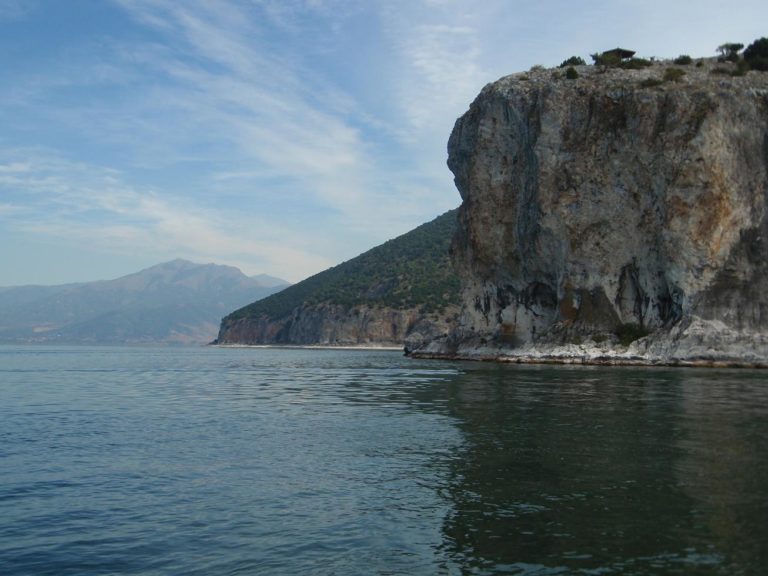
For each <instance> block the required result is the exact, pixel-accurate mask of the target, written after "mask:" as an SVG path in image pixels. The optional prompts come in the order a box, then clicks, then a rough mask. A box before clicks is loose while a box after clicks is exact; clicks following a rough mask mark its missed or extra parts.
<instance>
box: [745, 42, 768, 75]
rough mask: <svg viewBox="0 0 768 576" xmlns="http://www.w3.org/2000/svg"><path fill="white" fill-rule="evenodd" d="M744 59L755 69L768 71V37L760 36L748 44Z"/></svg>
mask: <svg viewBox="0 0 768 576" xmlns="http://www.w3.org/2000/svg"><path fill="white" fill-rule="evenodd" d="M744 60H745V61H746V62H747V64H749V66H750V68H752V69H753V70H762V71H763V72H765V71H768V38H760V39H758V40H755V41H754V42H752V44H750V45H749V46H747V49H746V50H744Z"/></svg>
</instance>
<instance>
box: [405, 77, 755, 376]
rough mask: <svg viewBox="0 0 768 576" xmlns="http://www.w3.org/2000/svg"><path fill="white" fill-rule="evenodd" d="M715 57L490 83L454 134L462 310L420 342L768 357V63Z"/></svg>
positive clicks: (501, 350)
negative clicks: (747, 66) (729, 66)
mask: <svg viewBox="0 0 768 576" xmlns="http://www.w3.org/2000/svg"><path fill="white" fill-rule="evenodd" d="M715 66H717V64H716V63H714V62H704V63H702V64H701V65H699V66H698V67H694V66H689V67H686V73H685V75H684V76H683V77H682V78H681V79H680V80H679V81H667V82H663V83H661V84H659V85H652V84H656V82H651V81H649V80H652V79H661V78H663V74H664V70H665V69H666V68H668V67H669V65H668V64H664V63H657V64H656V65H654V66H651V67H650V68H647V69H644V70H639V71H631V70H621V69H601V68H599V67H594V66H581V67H578V72H579V75H580V76H579V78H578V79H567V78H565V75H564V74H562V72H561V71H559V70H536V71H531V72H529V73H525V74H517V75H513V76H508V77H505V78H502V79H501V80H499V81H497V82H495V83H493V84H490V85H488V86H486V87H485V88H484V89H483V90H482V92H481V93H480V95H479V96H478V97H477V98H476V100H475V101H474V102H473V103H472V105H471V107H470V109H469V111H468V112H467V113H466V114H464V116H462V117H461V118H460V119H459V120H458V121H457V122H456V125H455V127H454V129H453V132H452V134H451V137H450V140H449V144H448V153H449V159H448V165H449V167H450V169H451V170H452V172H453V173H454V176H455V182H456V186H457V188H458V190H459V192H460V194H461V197H462V200H463V204H462V206H461V208H460V212H459V229H458V231H457V233H456V236H455V238H454V243H453V253H454V256H453V261H454V265H455V267H456V270H457V273H458V275H459V277H460V279H461V282H462V301H463V312H462V314H461V318H460V322H459V324H458V325H457V326H456V328H455V329H454V330H453V331H452V332H451V334H450V335H449V336H447V337H444V338H438V339H436V340H434V341H432V342H431V343H429V344H428V345H426V346H424V347H422V348H421V349H420V350H418V351H417V352H416V354H417V355H421V356H438V357H474V358H497V359H508V360H553V361H574V362H581V361H587V362H603V361H605V362H614V361H616V362H630V363H631V362H641V363H671V364H675V363H689V362H690V363H705V364H706V363H715V364H717V363H724V364H731V363H734V364H743V365H765V364H768V210H767V207H766V196H767V195H768V74H766V73H761V72H750V73H749V74H747V75H746V76H743V77H735V76H730V75H725V74H721V73H718V72H722V71H720V70H715ZM672 77H673V76H672V75H669V74H668V75H667V78H672Z"/></svg>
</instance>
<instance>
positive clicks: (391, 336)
mask: <svg viewBox="0 0 768 576" xmlns="http://www.w3.org/2000/svg"><path fill="white" fill-rule="evenodd" d="M457 312H458V308H457V307H448V308H447V309H446V310H444V311H442V312H441V313H440V314H432V315H429V314H424V313H422V312H420V311H419V310H418V309H395V308H383V307H370V306H365V305H358V306H352V307H348V306H342V305H335V304H327V303H326V304H318V305H314V306H300V307H297V308H296V309H295V310H293V312H292V313H291V314H290V315H288V316H285V317H283V318H280V319H277V320H274V319H270V318H269V317H268V316H262V317H260V318H252V317H243V318H233V319H225V320H224V322H223V323H222V326H221V331H220V334H219V339H218V340H217V341H216V343H217V344H261V345H264V344H269V345H292V346H301V345H305V346H371V347H377V346H379V347H399V348H401V347H403V346H405V347H406V349H413V348H418V347H421V346H423V345H424V344H425V343H426V342H428V341H431V340H433V339H435V338H438V337H440V336H445V335H447V333H448V330H449V327H450V325H451V323H450V320H452V319H453V318H454V317H455V316H456V314H457Z"/></svg>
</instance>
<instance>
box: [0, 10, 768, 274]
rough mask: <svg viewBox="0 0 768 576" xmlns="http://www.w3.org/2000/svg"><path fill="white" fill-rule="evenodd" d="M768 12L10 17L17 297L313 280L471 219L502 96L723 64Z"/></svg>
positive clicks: (5, 90) (2, 234) (1, 34)
mask: <svg viewBox="0 0 768 576" xmlns="http://www.w3.org/2000/svg"><path fill="white" fill-rule="evenodd" d="M767 24H768V17H766V13H765V6H764V0H761V1H759V2H758V1H752V0H740V1H739V2H738V3H735V4H730V3H727V2H724V1H723V0H718V1H711V0H700V1H696V2H693V1H690V2H689V1H682V2H679V1H670V0H667V1H664V2H662V1H656V0H653V1H644V2H640V1H633V0H607V1H598V0H585V1H583V2H578V1H574V0H571V1H548V0H540V1H539V2H530V1H525V2H523V1H517V0H506V1H504V0H484V1H482V2H478V1H465V0H389V1H384V0H381V1H375V0H370V1H364V0H356V1H354V0H232V1H225V0H210V1H204V0H0V126H1V127H2V129H0V286H7V285H18V284H30V283H35V284H57V283H63V282H71V281H86V280H95V279H106V278H112V277H116V276H120V275H122V274H127V273H130V272H133V271H135V270H138V269H140V268H143V267H146V266H150V265H153V264H156V263H158V262H162V261H165V260H170V259H173V258H176V257H181V258H187V259H190V260H194V261H198V262H217V263H222V264H231V265H235V266H238V267H240V268H241V269H242V270H243V271H244V272H246V273H248V274H257V273H268V274H272V275H276V276H280V277H282V278H286V279H288V280H290V281H298V280H301V279H302V278H305V277H307V276H309V275H311V274H313V273H315V272H319V271H320V270H323V269H325V268H327V267H328V266H331V265H335V264H338V263H339V262H342V261H344V260H347V259H349V258H351V257H353V256H356V255H357V254H359V253H361V252H363V251H365V250H367V249H369V248H371V247H373V246H375V245H378V244H380V243H381V242H383V241H385V240H387V239H389V238H392V237H394V236H397V235H399V234H402V233H404V232H406V231H408V230H410V229H412V228H414V227H415V226H417V225H419V224H421V223H423V222H425V221H427V220H430V219H432V218H433V217H435V216H437V215H438V214H440V213H442V212H444V211H446V210H448V209H450V208H454V207H455V206H457V205H458V204H459V202H460V199H459V195H458V193H457V192H456V190H455V188H454V186H453V181H452V176H451V174H450V172H449V171H448V169H447V168H446V166H445V160H446V152H445V148H446V142H447V139H448V135H449V133H450V130H451V128H452V126H453V123H454V121H455V119H456V118H457V117H458V116H459V115H461V114H462V113H463V112H464V111H465V110H466V109H467V107H468V105H469V103H470V102H471V101H472V99H473V98H474V96H475V95H476V94H477V92H478V91H479V90H480V89H481V88H482V87H483V85H485V84H486V83H487V82H490V81H493V80H495V79H497V78H499V77H501V76H504V75H506V74H511V73H514V72H519V71H521V70H526V69H528V68H530V67H531V66H532V65H535V64H542V65H545V66H554V65H557V64H559V63H560V62H561V61H562V60H564V59H565V58H567V57H568V56H571V55H580V56H582V57H583V58H585V59H587V60H588V59H589V54H590V53H591V52H595V51H599V50H605V49H608V48H612V47H615V46H617V45H620V46H622V47H627V48H631V49H634V50H637V51H638V53H639V55H642V56H656V57H659V58H662V57H675V56H677V55H679V54H683V53H687V54H690V55H692V56H695V57H696V56H712V55H714V54H715V49H716V47H717V46H718V45H719V44H722V43H724V42H726V41H734V42H743V43H745V44H748V43H749V42H751V41H753V40H754V39H756V38H759V37H761V36H766V35H768V26H767Z"/></svg>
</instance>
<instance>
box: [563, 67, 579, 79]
mask: <svg viewBox="0 0 768 576" xmlns="http://www.w3.org/2000/svg"><path fill="white" fill-rule="evenodd" d="M565 77H566V78H568V80H576V78H578V77H579V73H578V72H576V68H574V67H573V66H569V67H568V69H567V70H566V71H565Z"/></svg>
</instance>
